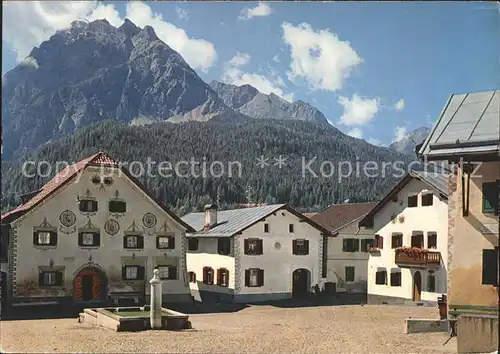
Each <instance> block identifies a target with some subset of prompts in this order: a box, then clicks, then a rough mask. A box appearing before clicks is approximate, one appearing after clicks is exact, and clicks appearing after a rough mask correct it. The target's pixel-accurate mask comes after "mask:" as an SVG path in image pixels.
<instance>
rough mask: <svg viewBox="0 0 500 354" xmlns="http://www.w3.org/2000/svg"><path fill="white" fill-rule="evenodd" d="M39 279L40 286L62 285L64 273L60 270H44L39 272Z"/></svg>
mask: <svg viewBox="0 0 500 354" xmlns="http://www.w3.org/2000/svg"><path fill="white" fill-rule="evenodd" d="M38 281H39V285H40V286H62V285H63V273H62V272H59V271H49V272H43V271H42V272H40V273H39V279H38Z"/></svg>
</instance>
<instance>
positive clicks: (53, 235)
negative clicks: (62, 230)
mask: <svg viewBox="0 0 500 354" xmlns="http://www.w3.org/2000/svg"><path fill="white" fill-rule="evenodd" d="M50 245H51V246H57V232H55V231H51V232H50Z"/></svg>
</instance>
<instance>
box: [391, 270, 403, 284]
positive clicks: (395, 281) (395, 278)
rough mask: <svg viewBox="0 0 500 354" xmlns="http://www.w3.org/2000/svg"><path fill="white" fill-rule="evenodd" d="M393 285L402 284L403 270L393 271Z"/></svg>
mask: <svg viewBox="0 0 500 354" xmlns="http://www.w3.org/2000/svg"><path fill="white" fill-rule="evenodd" d="M391 286H401V272H391Z"/></svg>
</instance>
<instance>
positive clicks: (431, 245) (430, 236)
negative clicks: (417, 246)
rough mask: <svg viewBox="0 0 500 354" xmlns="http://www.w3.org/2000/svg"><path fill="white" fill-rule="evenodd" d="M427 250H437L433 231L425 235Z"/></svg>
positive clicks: (435, 234) (435, 235)
mask: <svg viewBox="0 0 500 354" xmlns="http://www.w3.org/2000/svg"><path fill="white" fill-rule="evenodd" d="M427 248H437V233H435V232H434V231H429V232H428V233H427Z"/></svg>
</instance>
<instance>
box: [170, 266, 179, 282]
mask: <svg viewBox="0 0 500 354" xmlns="http://www.w3.org/2000/svg"><path fill="white" fill-rule="evenodd" d="M168 279H171V280H176V279H177V267H176V266H169V267H168Z"/></svg>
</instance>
